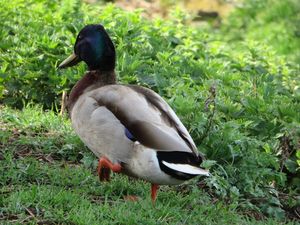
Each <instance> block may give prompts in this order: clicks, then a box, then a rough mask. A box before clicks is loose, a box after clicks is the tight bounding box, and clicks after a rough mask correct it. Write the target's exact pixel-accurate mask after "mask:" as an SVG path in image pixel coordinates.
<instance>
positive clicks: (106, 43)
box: [59, 24, 116, 70]
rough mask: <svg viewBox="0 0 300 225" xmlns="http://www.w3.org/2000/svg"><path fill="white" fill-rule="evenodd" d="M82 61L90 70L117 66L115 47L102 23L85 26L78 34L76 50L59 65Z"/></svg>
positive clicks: (108, 68)
mask: <svg viewBox="0 0 300 225" xmlns="http://www.w3.org/2000/svg"><path fill="white" fill-rule="evenodd" d="M81 61H84V62H85V63H86V64H87V65H88V67H89V70H97V69H99V70H111V69H114V68H115V62H116V52H115V47H114V44H113V43H112V41H111V39H110V37H109V36H108V34H107V33H106V31H105V29H104V27H103V26H102V25H98V24H90V25H87V26H85V27H84V28H83V29H82V30H81V31H80V32H79V34H78V36H77V39H76V43H75V46H74V52H73V53H72V55H71V56H69V57H68V58H67V59H66V60H65V61H63V62H62V63H61V64H60V65H59V68H66V67H71V66H74V65H76V64H77V63H79V62H81Z"/></svg>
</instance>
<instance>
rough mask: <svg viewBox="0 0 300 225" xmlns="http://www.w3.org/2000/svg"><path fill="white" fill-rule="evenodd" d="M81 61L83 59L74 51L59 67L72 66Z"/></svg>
mask: <svg viewBox="0 0 300 225" xmlns="http://www.w3.org/2000/svg"><path fill="white" fill-rule="evenodd" d="M79 62H81V60H80V59H79V58H78V57H77V55H75V53H74V52H72V54H71V55H70V56H69V57H68V58H66V59H65V60H64V61H63V62H62V63H61V64H60V65H59V66H58V68H66V67H71V66H75V65H76V64H77V63H79Z"/></svg>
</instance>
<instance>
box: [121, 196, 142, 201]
mask: <svg viewBox="0 0 300 225" xmlns="http://www.w3.org/2000/svg"><path fill="white" fill-rule="evenodd" d="M125 200H129V201H133V202H136V201H137V200H138V201H141V200H142V199H141V198H140V197H138V196H132V195H125Z"/></svg>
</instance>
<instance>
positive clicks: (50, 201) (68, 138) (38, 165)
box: [0, 105, 277, 224]
mask: <svg viewBox="0 0 300 225" xmlns="http://www.w3.org/2000/svg"><path fill="white" fill-rule="evenodd" d="M1 121H2V122H1V130H0V132H1V133H0V134H1V143H0V144H1V153H0V159H1V160H0V171H1V172H0V184H1V186H2V190H1V193H0V206H1V207H0V208H1V209H0V215H1V217H0V221H1V224H9V223H12V222H14V223H31V224H35V223H37V224H45V223H46V224H99V223H101V224H137V223H138V224H164V223H172V224H176V223H182V224H195V223H197V224H199V223H205V224H219V223H238V224H244V223H247V224H251V223H253V224H254V223H255V224H259V221H260V220H261V223H262V224H275V223H276V224H277V221H276V220H274V219H267V217H265V216H264V215H262V214H260V213H259V212H257V211H256V210H255V208H254V209H252V210H250V211H249V206H247V201H245V202H244V203H237V202H232V203H229V202H226V201H225V200H223V199H221V198H219V197H218V196H216V195H214V194H213V193H211V191H210V188H209V187H208V186H207V185H205V184H204V183H203V182H201V181H197V179H194V180H192V181H190V182H188V183H187V184H184V185H181V186H174V187H168V186H162V187H161V188H160V190H159V192H158V196H157V200H156V202H155V203H154V204H152V203H151V198H150V184H148V183H146V182H143V181H141V180H135V179H130V178H128V177H126V176H122V175H119V174H114V175H113V181H112V182H110V183H100V181H99V180H98V177H97V173H96V169H95V165H96V163H92V164H91V163H90V162H91V161H95V162H97V160H96V159H95V158H93V156H91V155H90V154H89V151H88V150H87V149H86V148H85V146H84V145H83V143H82V142H81V141H80V140H79V139H78V137H77V136H76V135H75V133H74V131H73V129H72V127H71V124H70V121H69V120H66V118H65V117H60V116H58V115H56V114H55V113H54V112H53V111H51V110H50V111H47V112H44V111H43V110H42V109H41V107H40V106H38V105H28V106H26V107H25V108H24V109H23V110H22V111H15V110H12V109H10V108H7V107H3V108H2V110H1ZM68 144H70V145H71V146H68V147H66V145H68ZM66 148H68V153H66V152H65V151H64V150H63V149H66ZM74 156H76V157H74ZM83 159H85V160H83ZM80 161H81V162H80ZM88 165H94V166H91V167H88ZM128 194H130V195H136V196H140V197H141V198H142V200H141V201H137V202H131V201H125V200H124V196H125V195H128ZM248 203H249V202H248ZM257 220H258V221H257Z"/></svg>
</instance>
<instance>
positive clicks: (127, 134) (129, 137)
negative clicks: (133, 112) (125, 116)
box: [125, 127, 136, 141]
mask: <svg viewBox="0 0 300 225" xmlns="http://www.w3.org/2000/svg"><path fill="white" fill-rule="evenodd" d="M125 135H126V137H127V138H128V139H130V140H131V141H136V139H135V138H134V137H133V136H132V134H131V133H130V132H129V130H127V128H126V127H125Z"/></svg>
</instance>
